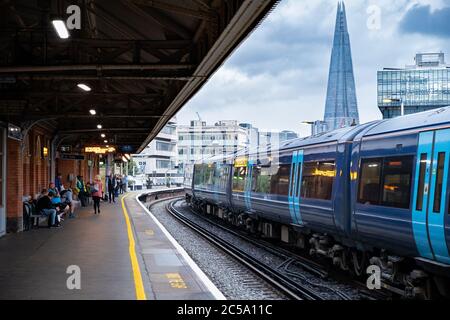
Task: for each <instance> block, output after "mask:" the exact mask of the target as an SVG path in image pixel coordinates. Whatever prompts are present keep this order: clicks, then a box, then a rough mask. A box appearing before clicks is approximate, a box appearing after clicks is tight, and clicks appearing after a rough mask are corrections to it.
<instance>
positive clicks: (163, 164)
mask: <svg viewBox="0 0 450 320" xmlns="http://www.w3.org/2000/svg"><path fill="white" fill-rule="evenodd" d="M170 167H171V161H170V160H156V169H169V168H170Z"/></svg>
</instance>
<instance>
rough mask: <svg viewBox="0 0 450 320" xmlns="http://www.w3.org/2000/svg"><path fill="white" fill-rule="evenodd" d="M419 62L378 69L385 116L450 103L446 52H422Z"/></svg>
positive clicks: (388, 116) (417, 58) (381, 106)
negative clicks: (411, 64)
mask: <svg viewBox="0 0 450 320" xmlns="http://www.w3.org/2000/svg"><path fill="white" fill-rule="evenodd" d="M415 62H416V63H415V65H413V66H407V67H405V68H404V69H395V68H384V69H383V71H378V108H379V109H380V111H381V113H382V114H383V118H393V117H397V116H399V115H400V114H401V105H402V103H403V106H404V107H403V109H404V114H410V113H416V112H420V111H425V110H429V109H435V108H440V107H444V106H449V105H450V82H449V81H450V67H449V66H447V65H446V64H445V60H444V54H443V53H418V54H416V58H415Z"/></svg>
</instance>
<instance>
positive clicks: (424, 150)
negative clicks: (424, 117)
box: [412, 132, 434, 259]
mask: <svg viewBox="0 0 450 320" xmlns="http://www.w3.org/2000/svg"><path fill="white" fill-rule="evenodd" d="M433 137H434V132H423V133H421V134H420V136H419V146H418V149H417V161H416V173H415V178H414V181H415V186H414V196H413V204H412V206H413V210H412V228H413V234H414V240H415V242H416V247H417V251H418V252H419V255H420V256H421V257H424V258H428V259H434V256H433V252H432V251H431V247H430V243H429V240H428V229H427V210H428V206H427V204H428V194H429V192H428V190H429V181H430V165H431V158H432V152H433ZM422 154H426V156H427V159H426V170H425V176H424V181H423V182H424V183H425V186H424V192H423V199H422V200H423V201H422V208H421V210H417V205H416V204H417V200H418V199H417V197H418V190H419V187H420V186H419V175H420V164H421V155H422Z"/></svg>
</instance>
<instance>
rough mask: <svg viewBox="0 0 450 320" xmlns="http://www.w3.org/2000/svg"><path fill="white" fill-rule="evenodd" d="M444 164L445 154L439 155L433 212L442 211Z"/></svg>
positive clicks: (440, 153)
mask: <svg viewBox="0 0 450 320" xmlns="http://www.w3.org/2000/svg"><path fill="white" fill-rule="evenodd" d="M444 163H445V152H439V153H438V162H437V173H436V185H435V187H434V203H433V212H435V213H439V212H440V211H441V197H442V180H443V177H444Z"/></svg>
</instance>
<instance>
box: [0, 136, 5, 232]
mask: <svg viewBox="0 0 450 320" xmlns="http://www.w3.org/2000/svg"><path fill="white" fill-rule="evenodd" d="M5 131H6V130H5V129H3V128H0V236H3V235H4V234H5V233H6V132H5Z"/></svg>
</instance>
